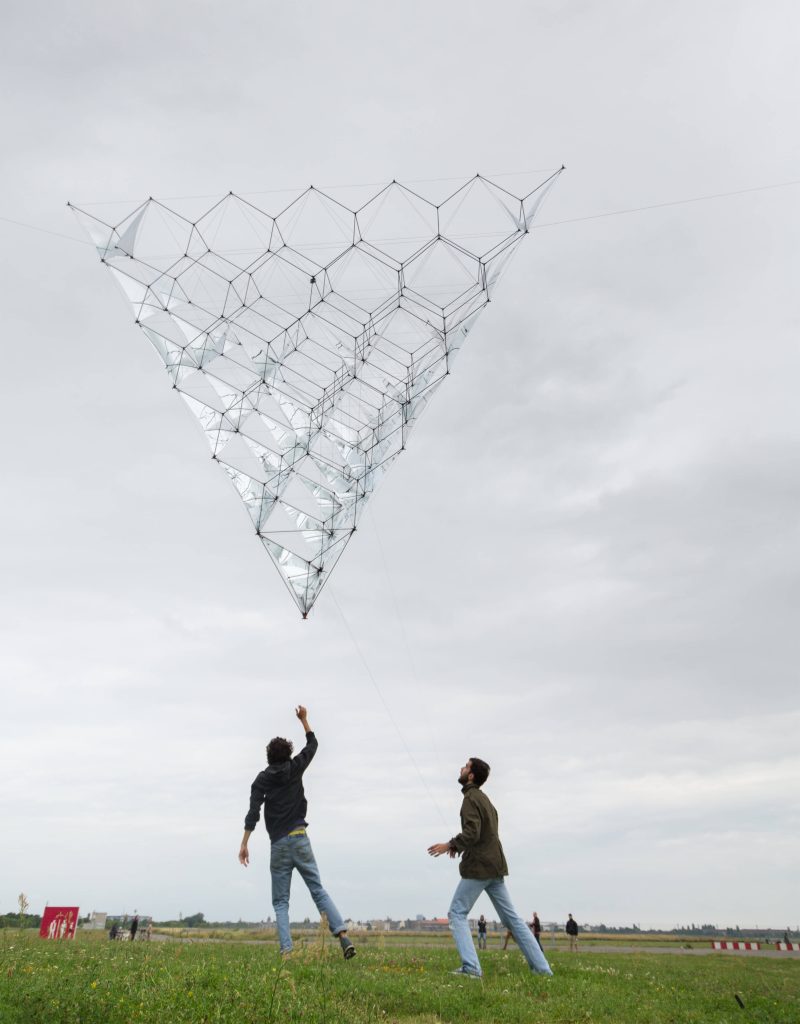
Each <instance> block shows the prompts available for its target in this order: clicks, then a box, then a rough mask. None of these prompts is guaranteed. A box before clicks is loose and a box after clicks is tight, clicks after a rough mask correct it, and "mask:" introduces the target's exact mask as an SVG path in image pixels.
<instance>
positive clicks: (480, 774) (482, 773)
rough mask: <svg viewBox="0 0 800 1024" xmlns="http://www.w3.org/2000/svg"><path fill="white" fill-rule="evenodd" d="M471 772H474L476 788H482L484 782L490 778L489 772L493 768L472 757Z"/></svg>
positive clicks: (470, 760)
mask: <svg viewBox="0 0 800 1024" xmlns="http://www.w3.org/2000/svg"><path fill="white" fill-rule="evenodd" d="M469 764H470V771H471V772H472V779H473V781H474V783H475V785H476V786H482V785H483V784H484V782H486V780H487V779H488V778H489V772H490V771H491V768H490V767H489V765H488V764H487V763H486V762H485V761H482V760H481V759H480V758H479V757H471V758H470V759H469Z"/></svg>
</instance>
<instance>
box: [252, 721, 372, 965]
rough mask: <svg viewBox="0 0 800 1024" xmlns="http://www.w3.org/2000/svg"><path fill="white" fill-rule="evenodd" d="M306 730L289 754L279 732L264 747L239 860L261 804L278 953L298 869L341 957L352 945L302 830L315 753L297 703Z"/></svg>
mask: <svg viewBox="0 0 800 1024" xmlns="http://www.w3.org/2000/svg"><path fill="white" fill-rule="evenodd" d="M295 714H296V715H297V717H298V718H299V719H300V724H301V725H302V726H303V729H304V730H305V734H306V745H305V746H304V747H303V749H302V750H301V751H300V753H299V754H297V755H296V756H295V757H292V753H293V751H294V745H293V744H292V742H291V741H290V740H286V739H284V738H283V737H282V736H276V737H275V738H274V739H271V740H270V741H269V744H268V745H267V767H266V769H265V770H264V771H262V772H259V773H258V775H257V776H256V778H255V779H254V781H253V785H252V786H251V787H250V808H249V810H248V812H247V816H246V817H245V819H244V836H243V837H242V844H241V846H240V848H239V863H240V864H242V865H244V867H247V866H248V864H249V863H250V853H249V851H248V849H247V844H248V842H249V840H250V836H251V835H252V833H253V829H254V828H255V827H256V824H257V823H258V819H259V816H260V813H261V805H262V804H263V805H264V824H265V825H266V826H267V832H268V833H269V838H270V843H271V851H270V861H269V866H270V872H271V874H272V906H273V907H274V908H275V919H276V922H277V925H278V942H279V943H280V947H281V953H283V954H284V956H288V955H289V954H290V953H291V951H292V933H291V931H290V928H289V891H290V889H291V885H292V872H293V871H294V870H295V868H296V869H297V871H298V872H299V873H300V877H301V878H302V879H303V881H304V882H305V883H306V885H307V886H308V891H309V892H310V893H311V898H312V899H313V901H314V904H315V906H316V908H317V910H318V911H319V912H320V914H326V915H327V918H328V927H329V928H330V930H331V933H332V934H333V935H335V936H337V937H338V939H339V944H340V945H341V947H342V953H343V954H344V958H345V960H350V959H351V958H352V957H354V956H355V955H356V947H355V946H354V945H353V943H352V942H351V941H350V939H349V938H348V936H347V929H346V928H345V924H344V921H343V919H342V915H341V914H340V913H339V911H338V910H337V909H336V905H335V904H334V902H333V900H332V899H331V898H330V896H329V895H328V893H327V892H326V891H325V889H324V887H323V885H322V881H321V880H320V877H319V869H318V867H317V862H316V860H315V859H314V851H313V850H312V849H311V842H310V840H309V838H308V835H307V833H306V828H307V827H308V822H307V821H306V813H307V811H308V802H307V801H306V795H305V791H304V790H303V772H305V770H306V768H308V766H309V764H310V763H311V759H312V758H313V756H314V754H316V752H317V737H316V736H315V735H314V733H313V732H312V730H311V726H310V725H309V724H308V711H307V710H306V708H304V707H303V706H302V704H301V705H300V706H299V707H298V708H296V709H295Z"/></svg>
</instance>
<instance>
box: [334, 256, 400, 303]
mask: <svg viewBox="0 0 800 1024" xmlns="http://www.w3.org/2000/svg"><path fill="white" fill-rule="evenodd" d="M327 274H328V281H329V283H330V286H331V288H332V289H333V290H334V291H335V292H338V293H339V294H340V295H342V296H344V298H345V299H347V301H348V302H352V303H353V305H355V306H358V307H359V308H360V309H363V310H366V312H368V313H374V312H375V310H376V309H379V308H380V307H381V306H384V305H385V304H386V303H387V302H390V301H391V300H392V299H394V298H396V297H397V296H398V294H399V292H400V276H399V274H398V272H397V271H396V270H392V268H391V267H389V266H387V264H386V263H382V262H381V261H380V260H377V259H375V257H374V256H370V255H369V254H368V253H366V252H364V251H363V250H362V249H359V248H358V246H356V247H355V248H353V249H348V251H347V252H346V253H344V255H342V256H340V257H339V259H338V260H336V261H335V262H334V263H332V264H331V265H330V266H329V267H328V271H327Z"/></svg>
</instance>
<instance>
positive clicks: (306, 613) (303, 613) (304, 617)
mask: <svg viewBox="0 0 800 1024" xmlns="http://www.w3.org/2000/svg"><path fill="white" fill-rule="evenodd" d="M301 614H302V616H303V621H305V620H306V619H307V618H308V612H301Z"/></svg>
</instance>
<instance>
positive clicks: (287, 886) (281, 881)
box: [269, 834, 345, 953]
mask: <svg viewBox="0 0 800 1024" xmlns="http://www.w3.org/2000/svg"><path fill="white" fill-rule="evenodd" d="M295 868H297V870H298V872H299V873H300V877H301V878H302V879H303V881H304V882H305V883H306V885H307V886H308V891H309V892H310V893H311V899H312V900H313V901H314V905H315V906H316V908H317V910H318V911H319V912H320V914H327V916H328V927H329V928H330V930H331V933H332V934H333V935H338V934H339V932H343V931H345V925H344V921H343V920H342V915H341V914H340V913H339V911H338V910H337V909H336V905H335V904H334V902H333V900H332V899H331V898H330V896H329V895H328V894H327V892H326V891H325V889H324V888H323V885H322V882H321V880H320V877H319V868H318V867H317V862H316V860H315V859H314V851H313V850H312V849H311V842H310V840H309V838H308V836H307V835H305V834H304V835H301V836H284V837H283V839H278V840H277V841H276V842H274V843H273V844H272V848H271V850H270V855H269V869H270V872H271V874H272V906H273V907H274V909H275V920H276V922H277V925H278V942H279V943H280V947H281V952H282V953H288V952H290V950H291V948H292V933H291V930H290V928H289V892H290V890H291V888H292V872H293V871H294V869H295Z"/></svg>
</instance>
